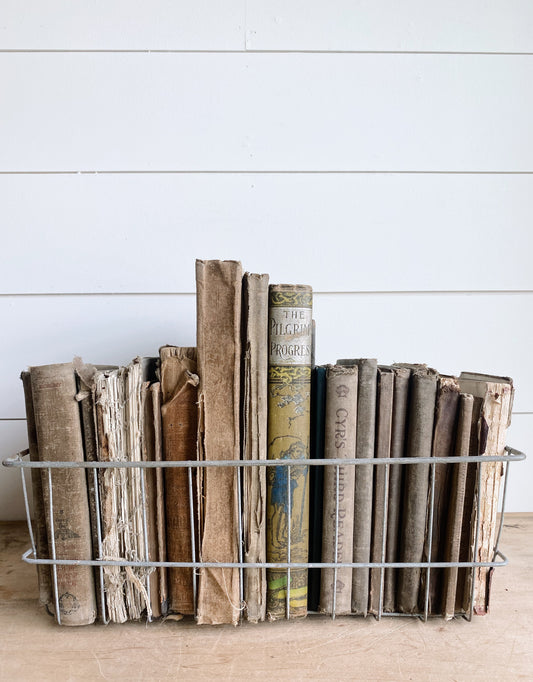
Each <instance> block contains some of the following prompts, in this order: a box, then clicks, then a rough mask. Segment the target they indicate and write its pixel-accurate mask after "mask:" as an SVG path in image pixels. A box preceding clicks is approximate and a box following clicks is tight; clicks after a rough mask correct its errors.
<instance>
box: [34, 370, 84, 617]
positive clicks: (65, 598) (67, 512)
mask: <svg viewBox="0 0 533 682" xmlns="http://www.w3.org/2000/svg"><path fill="white" fill-rule="evenodd" d="M30 376H31V388H32V394H33V406H34V412H35V429H36V433H37V441H38V443H39V457H40V459H41V461H43V462H46V461H51V462H80V463H81V462H83V460H84V453H83V439H82V432H81V424H80V409H79V406H78V403H77V401H76V393H77V387H76V377H75V374H74V366H73V365H72V363H67V364H60V365H46V366H43V367H32V368H30ZM49 472H50V474H51V476H50V478H51V486H49V484H48V481H49ZM42 478H43V499H44V506H45V516H46V522H47V529H48V544H49V552H50V554H51V556H52V557H53V553H54V550H55V557H56V558H57V559H81V560H91V559H92V541H91V524H90V517H89V501H88V496H87V483H86V478H85V470H84V469H76V468H68V469H61V468H54V469H44V470H43V477H42ZM50 493H51V494H52V505H50ZM50 507H52V510H51V509H50ZM55 573H56V576H57V590H55V591H54V597H55V600H56V602H57V603H58V605H59V616H60V621H61V624H63V625H88V624H89V623H93V622H94V620H95V618H96V599H95V589H94V580H93V569H92V567H91V566H72V565H57V568H56V570H55ZM52 579H53V580H54V570H53V569H52ZM57 615H58V614H57V613H56V618H57Z"/></svg>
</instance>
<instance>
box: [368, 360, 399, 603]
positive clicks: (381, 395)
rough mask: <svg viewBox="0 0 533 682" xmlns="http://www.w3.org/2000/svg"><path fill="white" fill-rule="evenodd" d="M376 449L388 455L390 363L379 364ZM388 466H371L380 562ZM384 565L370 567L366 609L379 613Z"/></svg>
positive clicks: (375, 557)
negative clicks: (386, 365) (382, 566)
mask: <svg viewBox="0 0 533 682" xmlns="http://www.w3.org/2000/svg"><path fill="white" fill-rule="evenodd" d="M377 378H378V384H377V413H376V452H375V456H376V457H378V458H383V457H386V458H389V457H390V456H391V439H392V412H393V398H394V371H393V369H392V368H391V367H381V366H380V367H378V377H377ZM389 472H390V467H386V466H385V465H382V466H379V465H378V466H375V467H374V508H373V513H372V546H371V553H370V560H371V562H372V563H380V562H384V561H385V560H386V539H387V521H386V519H387V511H388V509H387V503H388V497H389ZM384 587H385V569H384V568H371V569H370V590H369V596H368V611H369V613H372V614H374V615H380V614H381V611H382V610H383V602H384Z"/></svg>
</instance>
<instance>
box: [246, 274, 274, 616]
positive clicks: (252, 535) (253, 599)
mask: <svg viewBox="0 0 533 682" xmlns="http://www.w3.org/2000/svg"><path fill="white" fill-rule="evenodd" d="M243 329H244V338H243V400H242V424H243V459H246V460H251V459H253V460H264V459H266V458H267V405H268V275H256V274H250V273H246V274H245V276H244V278H243ZM243 534H244V561H245V562H247V563H264V562H265V561H266V469H265V468H264V467H250V468H246V469H244V471H243ZM243 578H244V602H245V604H246V616H247V618H248V620H250V621H252V622H254V623H257V622H259V621H263V620H265V616H266V570H265V569H264V568H248V569H246V570H245V571H244V575H243Z"/></svg>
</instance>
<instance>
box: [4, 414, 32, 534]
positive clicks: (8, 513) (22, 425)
mask: <svg viewBox="0 0 533 682" xmlns="http://www.w3.org/2000/svg"><path fill="white" fill-rule="evenodd" d="M27 447H28V433H27V430H26V420H19V421H14V420H12V421H3V420H0V462H1V461H3V460H4V459H7V458H8V457H14V456H15V455H16V454H17V452H21V451H22V450H24V449H25V448H27ZM24 474H25V478H26V483H27V485H28V486H30V485H31V483H30V482H31V473H30V471H29V470H27V471H25V472H24ZM28 492H29V498H28V502H29V503H30V505H32V499H31V487H28ZM31 508H33V507H31ZM25 518H26V508H25V506H24V495H23V492H22V479H21V474H20V469H15V468H12V467H4V466H2V467H1V468H0V519H2V521H14V520H19V519H25ZM28 546H29V545H28Z"/></svg>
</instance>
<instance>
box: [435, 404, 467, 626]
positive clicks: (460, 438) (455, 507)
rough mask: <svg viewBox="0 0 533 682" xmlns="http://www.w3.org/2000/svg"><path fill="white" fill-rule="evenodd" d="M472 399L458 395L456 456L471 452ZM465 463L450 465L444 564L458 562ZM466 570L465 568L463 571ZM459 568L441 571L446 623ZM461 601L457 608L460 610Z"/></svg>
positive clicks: (452, 606)
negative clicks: (445, 562) (442, 572)
mask: <svg viewBox="0 0 533 682" xmlns="http://www.w3.org/2000/svg"><path fill="white" fill-rule="evenodd" d="M473 403H474V398H473V396H472V395H470V394H468V393H461V394H460V396H459V406H458V419H457V435H456V439H455V455H456V456H457V457H466V456H467V455H468V454H469V452H470V431H471V428H472V407H473ZM467 466H468V465H467V463H466V462H459V463H457V464H452V471H451V476H450V478H451V485H450V499H449V509H448V521H447V528H446V543H445V554H444V561H449V562H456V561H460V555H459V549H460V544H461V529H462V525H463V510H464V502H465V491H466V473H467ZM462 570H465V569H462ZM458 572H459V569H458V568H457V567H453V566H452V567H450V568H445V569H444V589H443V600H442V613H443V614H444V618H445V619H446V620H451V619H452V618H453V617H454V615H455V612H456V595H457V576H458ZM462 603H463V598H462V594H461V602H460V605H459V608H462Z"/></svg>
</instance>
